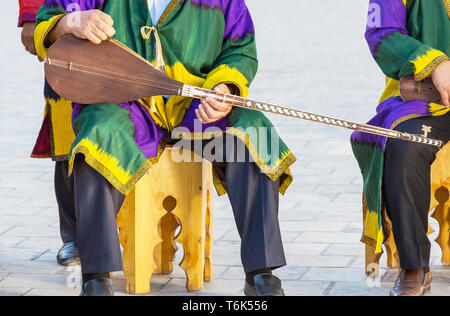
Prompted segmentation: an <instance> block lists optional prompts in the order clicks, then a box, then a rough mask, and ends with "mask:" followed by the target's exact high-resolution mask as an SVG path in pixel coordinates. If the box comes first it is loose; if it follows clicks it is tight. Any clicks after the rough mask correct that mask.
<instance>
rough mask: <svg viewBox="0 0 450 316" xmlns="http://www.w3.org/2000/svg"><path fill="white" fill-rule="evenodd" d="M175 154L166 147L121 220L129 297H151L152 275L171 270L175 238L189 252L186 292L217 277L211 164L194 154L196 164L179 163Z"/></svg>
mask: <svg viewBox="0 0 450 316" xmlns="http://www.w3.org/2000/svg"><path fill="white" fill-rule="evenodd" d="M174 150H177V151H178V149H173V148H171V147H167V148H166V150H165V151H164V152H163V153H162V155H161V157H160V159H159V162H158V163H157V164H155V165H154V166H152V167H151V168H150V170H149V172H148V173H147V174H146V175H145V176H144V177H143V178H142V179H141V180H140V181H139V183H138V184H137V185H136V186H135V188H134V189H133V191H132V192H131V193H130V194H129V195H128V196H127V198H126V199H125V202H124V205H123V206H122V209H121V211H120V212H119V215H118V217H117V225H118V227H119V230H120V232H119V238H120V242H121V244H122V246H123V249H124V253H123V266H124V273H125V276H126V279H127V282H126V291H127V292H128V293H135V294H145V293H149V292H150V279H151V277H152V274H153V273H158V274H169V273H171V272H172V270H173V266H172V261H173V259H174V258H175V252H176V250H177V247H176V244H175V239H176V241H178V242H179V243H180V244H181V245H183V248H184V258H183V260H182V262H181V263H180V266H181V268H182V269H183V270H184V271H185V273H186V277H187V284H186V288H187V289H188V290H190V291H200V290H202V289H203V282H204V281H210V280H211V278H212V238H211V236H212V215H213V209H212V194H213V192H212V190H213V189H212V187H213V180H212V165H211V164H210V163H209V162H206V161H205V160H202V159H201V158H199V157H198V156H195V154H194V153H190V156H191V158H192V159H191V161H192V162H174V161H173V160H172V156H171V154H172V152H173V151H174ZM185 154H186V153H185ZM188 156H189V155H188ZM194 158H195V159H196V160H194ZM179 226H181V229H180V232H179V234H178V235H177V236H175V232H176V230H177V228H178V227H179Z"/></svg>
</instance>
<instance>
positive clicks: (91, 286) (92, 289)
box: [80, 279, 114, 296]
mask: <svg viewBox="0 0 450 316" xmlns="http://www.w3.org/2000/svg"><path fill="white" fill-rule="evenodd" d="M80 296H114V291H113V287H112V281H111V279H92V280H89V281H87V282H86V283H84V284H83V288H82V290H81V294H80Z"/></svg>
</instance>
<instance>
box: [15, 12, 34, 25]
mask: <svg viewBox="0 0 450 316" xmlns="http://www.w3.org/2000/svg"><path fill="white" fill-rule="evenodd" d="M26 22H36V14H35V13H22V14H21V15H19V22H18V24H17V26H18V27H22V26H23V24H24V23H26Z"/></svg>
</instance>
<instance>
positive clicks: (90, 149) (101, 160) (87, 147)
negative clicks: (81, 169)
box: [69, 138, 131, 185]
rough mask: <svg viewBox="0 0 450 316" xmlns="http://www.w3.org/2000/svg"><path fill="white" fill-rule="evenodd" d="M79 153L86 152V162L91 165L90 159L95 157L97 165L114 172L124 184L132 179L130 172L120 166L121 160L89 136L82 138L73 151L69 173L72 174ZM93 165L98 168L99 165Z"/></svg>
mask: <svg viewBox="0 0 450 316" xmlns="http://www.w3.org/2000/svg"><path fill="white" fill-rule="evenodd" d="M77 153H82V154H84V155H85V159H86V162H87V163H88V164H89V165H91V164H90V163H89V160H91V159H90V158H93V159H94V160H95V161H96V164H97V165H101V166H102V167H103V168H104V169H106V170H109V171H110V172H111V173H112V174H114V177H115V178H116V179H117V180H118V181H119V182H120V184H122V185H125V184H126V183H127V182H128V181H129V180H130V179H131V175H130V173H129V172H127V171H125V170H124V169H122V168H121V167H119V161H118V160H117V159H116V158H114V157H112V156H111V155H109V154H108V153H107V152H105V151H104V150H103V149H100V148H99V146H98V145H97V144H94V143H92V142H91V141H90V140H89V139H87V138H84V139H82V140H81V141H80V142H79V143H78V144H77V146H76V147H75V148H74V149H73V151H72V155H71V160H70V164H69V175H71V174H72V170H73V163H74V159H75V156H76V154H77ZM91 166H92V165H91ZM92 167H93V168H94V169H96V170H97V169H98V166H92ZM97 171H99V170H97Z"/></svg>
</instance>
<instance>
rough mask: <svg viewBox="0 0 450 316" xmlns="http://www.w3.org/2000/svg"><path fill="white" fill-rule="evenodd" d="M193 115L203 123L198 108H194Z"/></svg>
mask: <svg viewBox="0 0 450 316" xmlns="http://www.w3.org/2000/svg"><path fill="white" fill-rule="evenodd" d="M195 116H197V119H198V120H199V121H200V122H202V123H203V119H202V117H201V116H200V113H199V111H198V109H196V110H195Z"/></svg>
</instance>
